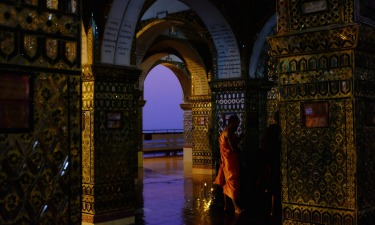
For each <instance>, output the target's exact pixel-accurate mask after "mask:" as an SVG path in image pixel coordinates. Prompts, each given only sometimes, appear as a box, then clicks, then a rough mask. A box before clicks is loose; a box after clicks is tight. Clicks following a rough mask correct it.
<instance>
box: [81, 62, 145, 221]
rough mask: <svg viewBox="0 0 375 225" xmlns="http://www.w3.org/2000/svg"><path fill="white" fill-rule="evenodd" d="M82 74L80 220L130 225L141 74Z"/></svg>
mask: <svg viewBox="0 0 375 225" xmlns="http://www.w3.org/2000/svg"><path fill="white" fill-rule="evenodd" d="M84 71H87V72H86V73H85V74H84V77H83V84H82V92H83V112H82V113H83V116H82V124H83V127H82V141H83V152H82V164H83V166H82V173H83V177H82V198H83V203H82V221H83V223H86V224H96V223H103V222H106V221H120V222H121V223H122V224H132V223H134V199H133V198H134V178H135V172H136V168H137V154H138V147H139V146H138V145H139V140H138V138H139V135H138V130H137V129H139V126H138V124H137V123H138V110H139V90H138V89H137V88H136V87H138V78H139V75H140V71H139V70H137V69H134V68H127V67H113V66H104V65H94V66H93V67H92V72H91V71H90V68H85V70H84Z"/></svg>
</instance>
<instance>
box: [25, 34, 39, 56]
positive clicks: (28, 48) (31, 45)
mask: <svg viewBox="0 0 375 225" xmlns="http://www.w3.org/2000/svg"><path fill="white" fill-rule="evenodd" d="M23 45H24V49H25V53H26V54H27V55H28V56H29V57H31V58H32V57H34V56H35V55H36V52H37V50H38V39H37V37H36V36H31V35H25V37H24V38H23Z"/></svg>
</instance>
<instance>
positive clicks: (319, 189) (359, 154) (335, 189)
mask: <svg viewBox="0 0 375 225" xmlns="http://www.w3.org/2000/svg"><path fill="white" fill-rule="evenodd" d="M370 2H372V1H341V2H339V1H325V0H323V1H309V2H305V1H298V0H297V1H285V0H280V1H278V14H279V16H278V34H277V35H276V36H274V37H272V38H270V39H269V44H270V47H271V52H272V55H273V56H274V57H276V58H277V59H278V68H277V73H278V83H279V90H280V117H281V127H282V133H281V136H282V155H281V158H282V162H281V163H282V168H281V169H282V176H281V181H282V210H283V224H284V225H285V224H288V225H289V224H300V225H303V224H306V225H307V224H326V225H333V224H335V225H368V224H375V194H374V192H373V190H374V189H375V160H374V157H375V156H374V155H375V154H374V149H375V147H374V144H373V140H372V139H373V137H374V136H375V126H374V125H375V123H374V122H373V121H374V120H373V118H374V111H375V110H374V108H375V101H374V100H375V93H374V90H375V85H374V84H375V83H374V81H375V79H374V74H375V73H374V72H375V66H374V61H375V60H374V59H375V48H374V46H375V45H374V43H375V40H374V37H375V35H374V34H375V31H374V27H375V26H374V24H375V23H374V21H375V20H374V19H375V17H374V15H375V7H374V5H373V3H370ZM355 5H357V6H360V7H354V6H355ZM369 12H372V13H369ZM365 17H367V18H365ZM317 18H320V19H317Z"/></svg>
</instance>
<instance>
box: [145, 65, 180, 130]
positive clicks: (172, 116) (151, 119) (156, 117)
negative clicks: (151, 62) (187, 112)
mask: <svg viewBox="0 0 375 225" xmlns="http://www.w3.org/2000/svg"><path fill="white" fill-rule="evenodd" d="M144 99H145V100H146V105H145V106H144V107H143V130H157V129H182V128H183V112H182V109H181V108H180V104H181V103H182V101H183V97H182V89H181V85H180V83H179V81H178V79H177V77H176V75H175V74H174V73H173V72H172V71H171V70H170V69H168V68H167V67H165V66H162V65H158V66H156V67H154V68H153V69H152V70H151V71H150V72H149V74H148V75H147V77H146V80H145V84H144Z"/></svg>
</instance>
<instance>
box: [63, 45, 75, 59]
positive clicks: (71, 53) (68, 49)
mask: <svg viewBox="0 0 375 225" xmlns="http://www.w3.org/2000/svg"><path fill="white" fill-rule="evenodd" d="M65 57H66V58H67V59H68V60H69V62H71V63H73V62H74V61H75V60H76V57H77V43H76V42H66V43H65Z"/></svg>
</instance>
